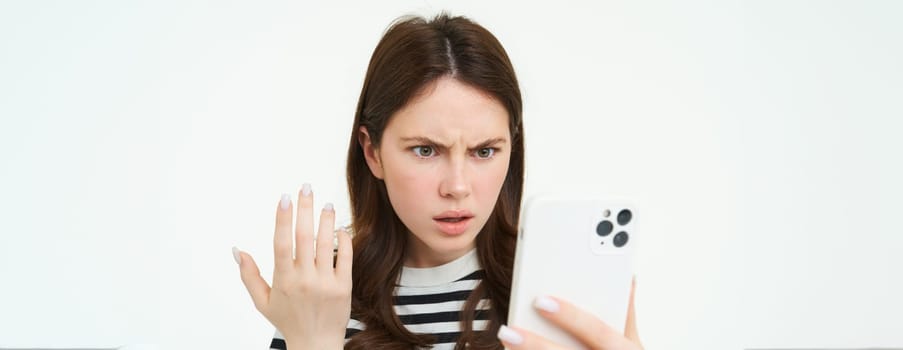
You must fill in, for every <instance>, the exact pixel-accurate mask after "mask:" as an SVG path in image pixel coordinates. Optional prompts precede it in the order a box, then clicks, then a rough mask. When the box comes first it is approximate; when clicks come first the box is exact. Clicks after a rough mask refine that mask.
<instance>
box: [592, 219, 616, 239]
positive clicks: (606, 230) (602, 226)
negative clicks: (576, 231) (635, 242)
mask: <svg viewBox="0 0 903 350" xmlns="http://www.w3.org/2000/svg"><path fill="white" fill-rule="evenodd" d="M612 230H614V225H612V224H611V221H608V220H604V221H602V222H600V223H599V224H598V225H596V234H597V235H599V236H600V237H605V236H608V235H609V234H611V231H612Z"/></svg>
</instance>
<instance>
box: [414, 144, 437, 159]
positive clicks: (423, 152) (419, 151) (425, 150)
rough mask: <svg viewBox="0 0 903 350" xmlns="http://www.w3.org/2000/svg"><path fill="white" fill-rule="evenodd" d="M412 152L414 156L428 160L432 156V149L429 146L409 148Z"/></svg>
mask: <svg viewBox="0 0 903 350" xmlns="http://www.w3.org/2000/svg"><path fill="white" fill-rule="evenodd" d="M411 150H412V151H414V154H415V155H416V156H418V157H420V158H429V157H432V156H433V153H435V151H433V148H432V147H430V146H415V147H413V148H411Z"/></svg>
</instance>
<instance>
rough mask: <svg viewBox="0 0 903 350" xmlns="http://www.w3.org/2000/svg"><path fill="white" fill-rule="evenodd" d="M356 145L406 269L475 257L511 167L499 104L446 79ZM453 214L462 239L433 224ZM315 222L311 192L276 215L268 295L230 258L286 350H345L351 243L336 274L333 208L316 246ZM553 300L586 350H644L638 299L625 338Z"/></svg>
mask: <svg viewBox="0 0 903 350" xmlns="http://www.w3.org/2000/svg"><path fill="white" fill-rule="evenodd" d="M358 141H359V143H360V145H361V147H362V149H363V150H364V154H365V156H366V161H367V165H368V167H369V168H370V171H371V172H372V174H373V175H374V176H375V177H377V178H379V179H381V180H383V181H384V182H385V184H386V189H387V192H388V194H389V200H390V202H391V204H392V207H393V208H394V210H395V212H396V213H397V215H398V217H399V218H400V219H401V221H402V222H403V223H404V224H405V226H406V227H407V228H408V230H409V232H408V234H409V239H408V242H409V245H408V246H407V247H406V250H405V252H406V255H405V265H406V266H410V267H433V266H439V265H442V264H445V263H448V262H450V261H452V260H454V259H456V258H459V257H461V256H463V255H464V254H466V253H467V252H468V251H470V250H471V249H473V248H474V246H475V238H476V236H477V234H479V231H480V229H481V228H482V227H483V226H484V225H485V223H486V221H487V219H488V218H489V215H490V214H491V213H492V210H493V208H494V206H495V203H496V201H497V199H498V195H499V192H500V191H501V187H502V184H503V183H504V180H505V176H506V174H507V170H508V164H509V160H510V149H511V148H510V147H511V140H510V136H509V130H508V114H507V111H506V110H505V108H504V107H503V106H502V105H501V104H500V103H499V102H498V101H496V100H495V99H493V98H491V97H490V96H488V95H486V94H484V93H482V92H481V91H480V90H477V89H474V88H472V87H470V86H468V85H465V84H463V83H461V82H458V81H456V80H454V79H452V78H448V77H444V78H440V79H438V80H437V81H436V82H435V83H434V84H433V85H431V86H428V87H427V89H426V90H425V91H424V93H423V94H421V95H420V96H417V97H416V98H414V99H413V100H412V101H410V102H409V103H408V104H407V105H405V106H404V107H403V108H402V109H401V110H399V111H398V112H396V114H395V115H393V116H392V117H391V118H390V120H389V123H388V125H387V126H386V129H385V130H384V132H383V137H382V140H381V144H380V145H379V147H376V146H375V145H373V143H372V142H371V139H370V135H369V134H368V133H367V130H366V129H365V128H361V129H360V130H358ZM448 210H467V211H469V212H470V213H471V214H472V215H473V218H472V219H471V220H470V221H471V222H470V223H469V226H468V228H467V229H466V230H465V231H464V232H463V233H461V234H456V235H449V234H446V233H443V232H442V231H441V230H439V228H438V226H437V225H436V222H435V221H434V217H436V216H437V215H440V214H442V213H443V212H445V211H448ZM293 215H294V216H296V217H297V220H295V221H296V224H295V226H294V228H293V227H292V221H293ZM314 218H315V216H314V209H313V193H312V191H311V190H310V187H309V185H305V189H302V191H299V194H298V208H297V210H294V209H293V205H292V203H291V198H290V197H288V195H284V196H283V199H282V200H281V201H280V204H279V205H278V206H277V208H276V229H275V234H274V237H273V252H274V258H275V259H274V260H275V268H274V272H273V286H272V287H270V286H269V285H268V284H267V282H266V281H264V280H263V278H261V276H260V270H259V269H258V267H257V264H256V263H255V262H254V259H253V258H252V257H251V255H249V254H247V253H245V252H241V251H238V250H235V251H234V252H233V253H234V254H235V258H236V262H238V264H239V268H240V270H241V279H242V283H244V285H245V287H246V288H247V290H248V293H249V294H250V295H251V299H252V300H253V301H254V306H255V307H256V308H257V310H258V311H259V312H260V313H261V314H263V315H264V317H266V318H267V320H269V321H270V322H271V323H272V324H273V325H274V326H275V327H276V328H277V329H279V330H280V332H281V333H282V334H283V336H284V337H285V340H286V344H287V347H288V348H289V349H341V348H342V347H343V344H344V333H345V327H346V325H347V323H348V319H349V315H350V311H351V287H352V281H351V264H352V257H351V255H352V249H351V238H350V237H349V235H348V234H347V233H346V232H344V231H342V230H340V231H339V232H338V233H337V234H336V237H337V238H338V253H337V257H336V263H335V266H333V264H332V257H333V253H332V241H331V240H332V237H333V229H334V227H335V212H334V211H333V210H332V208H331V205H327V207H326V208H323V209H322V210H321V212H320V218H319V226H318V230H319V232H318V235H317V238H314V234H313V233H314V220H315V219H314ZM293 241H294V242H297V244H295V246H296V247H294V248H293ZM315 241H316V249H315V248H314V242H315ZM634 289H635V286H634ZM554 300H556V301H557V302H558V304H559V305H560V308H559V310H558V311H557V312H552V313H550V312H546V311H541V310H538V312H540V314H542V315H543V316H545V317H547V318H548V319H549V320H550V321H552V322H553V323H555V324H557V325H559V326H560V327H562V328H563V329H565V330H567V331H568V332H570V333H572V334H574V335H575V336H576V337H577V338H578V339H581V340H583V341H584V342H585V343H586V344H587V346H588V347H590V348H592V349H608V350H614V349H618V350H627V349H629V350H636V349H641V346H640V345H639V336H638V335H637V332H636V322H635V317H634V311H633V309H634V308H633V294H632V292H631V298H630V307H629V316H628V321H627V323H628V324H627V327H626V328H625V329H626V330H625V333H626V334H627V335H626V336H625V335H621V334H617V333H616V332H614V331H612V330H611V328H609V327H607V326H606V325H605V324H604V323H602V322H601V321H600V320H598V319H596V318H595V317H593V316H591V315H590V314H588V313H586V312H584V311H582V310H580V309H578V308H576V307H574V306H572V305H571V304H569V303H567V302H566V301H564V300H559V299H554ZM503 329H507V330H509V331H513V332H515V333H516V334H517V335H518V336H520V340H521V341H520V342H519V343H512V342H510V341H508V339H505V338H504V337H500V339H501V340H502V341H503V343H504V344H505V346H507V347H508V348H510V349H557V348H556V347H555V346H556V345H555V344H551V343H550V342H548V341H547V340H545V339H543V338H541V337H539V336H537V335H534V334H531V333H529V332H527V331H525V330H522V329H518V328H516V327H512V328H507V327H504V328H503ZM286 330H291V331H290V332H287V331H286ZM500 334H501V332H500ZM558 348H560V347H558Z"/></svg>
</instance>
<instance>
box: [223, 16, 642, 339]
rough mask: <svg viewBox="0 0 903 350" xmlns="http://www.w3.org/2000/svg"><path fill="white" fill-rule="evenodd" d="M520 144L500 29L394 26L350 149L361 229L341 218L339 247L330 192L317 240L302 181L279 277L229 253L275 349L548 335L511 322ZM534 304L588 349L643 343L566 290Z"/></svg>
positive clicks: (451, 21)
mask: <svg viewBox="0 0 903 350" xmlns="http://www.w3.org/2000/svg"><path fill="white" fill-rule="evenodd" d="M523 145H524V139H523V127H522V119H521V95H520V89H519V87H518V83H517V78H516V77H515V74H514V69H513V68H512V66H511V63H510V61H509V59H508V56H507V54H506V53H505V50H504V48H502V46H501V44H500V43H499V42H498V41H497V40H496V38H495V37H494V36H493V35H492V34H491V33H489V32H488V31H487V30H486V29H484V28H483V27H481V26H479V25H477V24H475V23H473V22H472V21H469V20H468V19H466V18H463V17H449V16H448V15H446V14H440V15H439V16H436V17H435V18H433V19H432V20H429V21H427V20H425V19H423V18H417V17H408V18H403V19H401V20H399V21H397V22H396V23H394V24H393V25H392V26H391V27H390V28H389V29H388V30H387V32H386V33H385V34H384V36H383V38H382V40H381V41H380V42H379V44H378V45H377V47H376V49H375V51H374V53H373V56H372V58H371V60H370V66H369V68H368V70H367V74H366V78H365V80H364V86H363V90H362V92H361V97H360V100H359V103H358V107H357V111H356V113H355V120H354V127H353V129H352V136H351V141H350V145H349V149H348V163H347V167H348V169H347V182H348V189H349V193H350V199H351V209H352V218H353V220H352V222H353V224H352V228H353V232H355V235H354V239H353V241H352V239H351V238H350V236H349V234H348V233H347V232H345V231H344V229H340V230H339V231H338V232H337V233H336V238H337V241H338V248H337V252H336V253H335V260H334V259H333V243H332V239H333V229H332V228H333V227H335V226H334V225H335V224H334V218H335V214H334V212H333V209H332V206H331V205H327V206H326V208H324V209H323V210H322V211H321V213H320V218H319V230H318V231H319V232H318V238H316V243H317V244H316V248H314V240H315V239H314V238H313V237H314V235H313V226H314V225H313V221H314V215H313V210H312V208H311V206H312V204H311V203H312V202H313V200H312V196H313V194H312V191H311V187H310V186H309V185H304V186H303V188H302V190H301V193H300V194H299V196H298V209H297V216H298V220H297V225H296V227H295V230H294V240H295V241H296V242H297V247H296V249H297V250H296V251H294V255H295V256H294V258H293V249H292V229H291V226H292V210H293V209H292V203H291V198H290V197H289V196H288V195H283V198H282V200H281V201H280V205H279V207H278V208H277V213H276V233H275V238H274V250H275V265H276V266H275V270H274V277H273V288H272V289H270V287H269V286H268V285H267V283H266V282H265V281H264V280H263V279H262V278H261V277H260V275H259V270H258V268H257V266H256V264H255V263H254V260H253V259H252V258H251V256H250V255H248V254H246V253H242V252H238V251H237V250H236V251H235V253H236V261H238V262H239V265H240V268H241V277H242V281H243V282H244V284H245V286H246V287H247V289H248V292H249V293H250V294H251V297H252V299H253V300H254V304H255V306H256V308H257V309H258V310H259V311H260V312H261V313H262V314H263V315H264V316H265V317H266V318H267V319H268V320H270V322H271V323H273V325H274V326H276V328H277V329H278V332H277V333H276V337H275V338H274V339H273V342H272V344H271V348H274V349H285V348H288V349H340V348H343V347H344V348H346V349H411V348H429V347H433V348H434V349H464V348H467V349H500V348H502V346H503V345H504V346H505V347H508V348H511V349H539V348H549V347H551V346H554V345H553V344H550V343H548V342H547V341H546V340H544V339H542V338H541V337H538V336H536V335H533V334H531V333H529V332H527V331H524V330H521V329H516V328H508V327H504V326H502V323H504V322H505V321H506V319H507V314H508V298H509V294H510V286H511V273H512V267H513V266H512V265H513V261H514V247H515V243H516V238H517V236H516V230H517V225H518V214H519V212H520V204H521V194H522V187H523V170H524V146H523ZM352 246H353V247H354V248H353V252H352V248H351V247H352ZM352 266H353V268H352ZM352 286H353V288H352ZM550 303H551V304H550ZM539 307H541V308H540V312H541V313H542V314H543V315H546V316H547V317H549V319H550V320H552V321H553V322H555V323H556V324H559V325H560V326H561V327H562V328H564V329H566V330H568V331H570V332H572V333H573V334H574V335H575V336H577V337H578V338H580V339H582V340H584V342H585V343H586V344H587V346H589V347H591V348H598V349H638V348H639V345H638V344H639V342H638V340H637V339H636V332H635V329H636V328H635V326H634V322H633V317H632V315H631V317H630V320H629V322H628V323H629V324H628V327H627V329H628V331H627V334H628V337H629V338H631V339H627V338H625V336H624V335H620V334H613V333H614V332H611V331H610V330H608V328H607V327H606V326H605V325H604V324H602V323H601V321H599V320H598V319H595V318H592V317H590V316H586V314H584V313H583V312H582V311H580V310H578V309H576V308H573V307H572V306H570V304H568V303H566V302H564V301H562V300H557V299H551V300H545V301H544V302H543V303H540V305H539ZM632 309H633V308H632V302H631V314H632ZM542 310H545V311H542ZM550 310H551V311H550ZM349 316H350V317H349Z"/></svg>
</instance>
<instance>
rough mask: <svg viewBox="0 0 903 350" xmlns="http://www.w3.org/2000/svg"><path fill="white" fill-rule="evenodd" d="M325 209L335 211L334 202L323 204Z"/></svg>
mask: <svg viewBox="0 0 903 350" xmlns="http://www.w3.org/2000/svg"><path fill="white" fill-rule="evenodd" d="M323 210H326V211H335V209H334V208H333V207H332V203H326V205H324V206H323Z"/></svg>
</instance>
